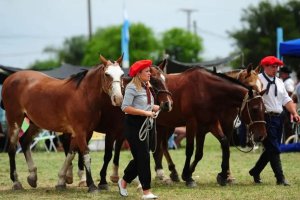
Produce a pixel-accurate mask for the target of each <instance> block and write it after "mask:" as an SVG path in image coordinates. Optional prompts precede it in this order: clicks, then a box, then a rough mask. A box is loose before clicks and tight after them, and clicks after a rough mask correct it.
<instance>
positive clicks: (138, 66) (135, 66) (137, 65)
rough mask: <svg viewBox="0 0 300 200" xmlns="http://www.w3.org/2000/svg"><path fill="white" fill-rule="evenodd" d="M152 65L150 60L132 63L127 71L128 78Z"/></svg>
mask: <svg viewBox="0 0 300 200" xmlns="http://www.w3.org/2000/svg"><path fill="white" fill-rule="evenodd" d="M151 65H152V61H151V60H139V61H136V62H135V63H133V64H132V65H131V67H130V69H129V76H130V77H134V76H135V75H136V74H137V73H138V72H139V71H141V70H143V69H145V68H147V67H150V66H151Z"/></svg>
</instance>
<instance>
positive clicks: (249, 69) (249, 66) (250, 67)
mask: <svg viewBox="0 0 300 200" xmlns="http://www.w3.org/2000/svg"><path fill="white" fill-rule="evenodd" d="M251 70H252V63H250V64H249V65H248V66H247V74H250V72H251Z"/></svg>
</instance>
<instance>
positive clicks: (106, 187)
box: [98, 184, 109, 190]
mask: <svg viewBox="0 0 300 200" xmlns="http://www.w3.org/2000/svg"><path fill="white" fill-rule="evenodd" d="M98 189H99V190H109V186H108V184H101V185H100V184H99V185H98Z"/></svg>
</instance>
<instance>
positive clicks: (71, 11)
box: [0, 0, 284, 68]
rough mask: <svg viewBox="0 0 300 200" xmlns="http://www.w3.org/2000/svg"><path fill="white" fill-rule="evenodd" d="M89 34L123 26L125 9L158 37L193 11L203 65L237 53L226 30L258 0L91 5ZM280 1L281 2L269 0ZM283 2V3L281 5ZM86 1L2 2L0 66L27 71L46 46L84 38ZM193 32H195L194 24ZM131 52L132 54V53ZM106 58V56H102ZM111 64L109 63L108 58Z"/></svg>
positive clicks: (96, 1) (135, 0)
mask: <svg viewBox="0 0 300 200" xmlns="http://www.w3.org/2000/svg"><path fill="white" fill-rule="evenodd" d="M90 1H91V15H92V31H93V32H94V31H95V30H96V29H97V28H99V27H107V26H111V25H120V24H122V23H123V10H124V4H125V8H126V11H127V14H128V18H129V21H130V23H137V22H141V23H143V24H145V25H146V26H148V27H150V28H151V29H152V30H153V31H154V33H155V34H156V35H157V36H159V35H160V34H161V33H162V32H164V31H166V30H169V29H171V28H174V27H177V28H184V29H187V27H188V20H187V13H186V12H184V11H182V10H181V9H194V11H193V12H192V13H191V15H190V16H191V20H190V22H191V24H193V22H194V21H195V23H196V25H197V29H196V32H197V34H198V35H199V36H200V37H201V38H202V39H203V45H204V52H203V54H202V57H203V58H204V60H205V61H209V60H213V59H215V58H222V57H226V56H228V55H229V54H230V53H231V52H233V51H234V50H235V48H234V47H233V44H234V41H233V40H232V39H230V38H229V37H228V34H227V31H233V30H240V29H242V27H243V24H242V23H241V21H240V19H241V16H242V13H243V9H246V8H248V7H249V5H253V6H257V5H258V3H259V2H260V0H226V1H225V0H223V1H221V0H205V1H204V0H90ZM273 1H274V2H275V1H276V2H278V1H279V2H281V1H280V0H273ZM282 1H284V0H282ZM87 2H88V0H0V64H1V65H5V66H11V67H18V68H27V67H28V66H29V65H30V64H31V63H34V61H35V60H37V59H47V58H50V57H51V56H53V55H49V54H46V53H43V49H44V48H45V47H47V46H53V47H58V48H59V47H62V44H63V41H64V40H65V39H66V38H70V37H73V36H78V35H86V36H88V12H87V10H88V9H87ZM191 26H192V27H191V30H192V31H194V29H193V25H191ZM130 51H134V49H131V50H130ZM103 55H104V56H105V52H104V53H103ZM112 59H113V58H112Z"/></svg>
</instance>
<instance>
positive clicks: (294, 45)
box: [279, 39, 300, 57]
mask: <svg viewBox="0 0 300 200" xmlns="http://www.w3.org/2000/svg"><path fill="white" fill-rule="evenodd" d="M279 52H280V56H296V57H300V39H295V40H289V41H285V42H280V44H279Z"/></svg>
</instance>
